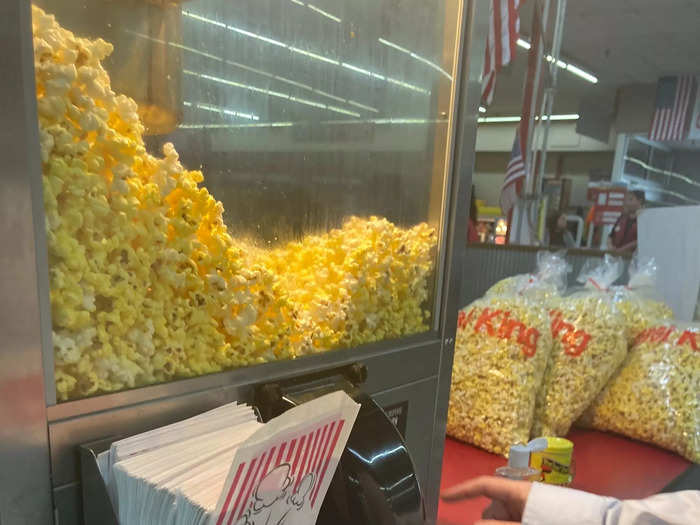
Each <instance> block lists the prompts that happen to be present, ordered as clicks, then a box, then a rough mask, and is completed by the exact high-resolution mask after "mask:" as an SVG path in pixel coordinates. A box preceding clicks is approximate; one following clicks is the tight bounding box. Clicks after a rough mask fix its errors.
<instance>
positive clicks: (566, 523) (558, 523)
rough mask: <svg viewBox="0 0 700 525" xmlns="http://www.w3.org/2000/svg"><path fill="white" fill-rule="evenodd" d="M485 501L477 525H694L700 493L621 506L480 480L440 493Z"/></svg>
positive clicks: (557, 490)
mask: <svg viewBox="0 0 700 525" xmlns="http://www.w3.org/2000/svg"><path fill="white" fill-rule="evenodd" d="M480 496H486V497H488V498H490V499H491V505H490V506H489V507H488V508H487V509H486V510H485V511H484V516H483V517H484V520H482V521H479V522H478V523H479V524H481V525H514V524H518V523H519V524H521V525H648V524H650V523H653V524H654V525H695V523H696V522H697V516H700V491H683V492H675V493H670V494H660V495H657V496H652V497H650V498H646V499H642V500H628V501H620V500H617V499H615V498H607V497H603V496H596V495H594V494H589V493H587V492H582V491H579V490H573V489H567V488H563V487H555V486H552V485H543V484H541V483H529V482H526V481H511V480H508V479H504V478H495V477H487V476H484V477H480V478H476V479H473V480H470V481H467V482H465V483H462V484H461V485H458V486H456V487H453V488H452V489H448V490H447V491H445V492H444V493H443V494H442V497H443V499H445V500H447V501H454V500H459V499H464V498H476V497H480Z"/></svg>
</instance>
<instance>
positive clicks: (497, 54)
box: [481, 0, 524, 105]
mask: <svg viewBox="0 0 700 525" xmlns="http://www.w3.org/2000/svg"><path fill="white" fill-rule="evenodd" d="M523 1H524V0H491V6H490V11H489V34H488V35H487V37H486V59H485V61H484V73H483V76H482V80H481V103H482V104H484V105H488V104H490V103H491V100H492V99H493V92H494V89H495V87H496V74H497V73H498V72H499V71H500V70H501V68H502V67H503V66H505V65H507V64H508V63H509V62H510V61H511V59H512V57H513V55H514V54H515V46H516V43H517V41H518V36H519V33H520V16H519V14H518V8H519V7H520V4H521V3H522V2H523Z"/></svg>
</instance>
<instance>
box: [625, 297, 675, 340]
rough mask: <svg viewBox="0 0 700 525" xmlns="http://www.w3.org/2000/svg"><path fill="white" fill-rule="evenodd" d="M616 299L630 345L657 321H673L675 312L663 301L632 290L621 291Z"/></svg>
mask: <svg viewBox="0 0 700 525" xmlns="http://www.w3.org/2000/svg"><path fill="white" fill-rule="evenodd" d="M616 297H617V303H616V305H617V308H618V309H619V310H620V312H622V315H623V316H624V317H625V324H626V325H627V336H628V340H629V343H630V344H632V343H633V342H634V340H635V339H636V338H637V336H638V335H639V334H640V333H642V332H643V331H644V330H646V329H647V328H649V327H650V326H651V325H652V324H653V323H654V322H655V321H657V320H662V319H673V310H671V308H670V307H669V306H668V305H667V304H666V303H664V302H662V301H655V300H654V299H649V298H646V297H643V296H641V295H639V294H636V293H635V292H634V291H630V290H621V291H619V292H618V293H616Z"/></svg>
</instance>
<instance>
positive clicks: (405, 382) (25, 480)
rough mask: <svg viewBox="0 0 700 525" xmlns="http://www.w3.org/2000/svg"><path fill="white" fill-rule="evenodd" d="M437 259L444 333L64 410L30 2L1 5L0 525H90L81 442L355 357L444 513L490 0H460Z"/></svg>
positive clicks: (242, 396) (429, 498)
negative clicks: (403, 418) (394, 414)
mask: <svg viewBox="0 0 700 525" xmlns="http://www.w3.org/2000/svg"><path fill="white" fill-rule="evenodd" d="M461 11H462V18H461V29H460V31H459V40H458V45H457V47H456V57H457V59H458V62H457V69H456V72H457V75H456V79H457V80H456V82H454V83H453V87H452V90H453V91H452V95H451V96H452V97H453V100H454V103H453V104H452V111H453V112H454V114H453V115H452V117H453V119H452V121H451V122H452V123H451V128H450V133H449V136H450V140H451V142H450V144H449V146H448V152H447V165H446V170H447V177H445V179H444V181H445V182H444V184H445V185H446V186H445V188H444V192H443V194H444V200H443V203H442V222H441V237H440V238H441V244H442V250H441V252H440V253H441V259H440V260H439V262H438V271H439V277H440V279H439V280H438V285H439V287H440V288H439V290H438V294H437V297H438V298H439V304H438V308H437V310H436V311H437V312H439V316H438V317H437V319H438V320H439V323H438V325H437V326H436V327H435V328H436V329H434V330H433V331H431V332H429V333H426V334H422V335H419V336H413V337H410V338H404V339H399V340H394V341H384V342H381V343H378V344H372V345H366V346H363V347H361V348H355V349H348V350H339V351H333V352H328V353H325V354H321V355H317V356H313V357H308V358H303V359H299V360H295V361H287V362H274V363H269V364H264V365H258V366H255V367H251V368H243V369H237V370H232V371H228V372H223V373H219V374H213V375H209V376H204V377H198V378H194V379H188V380H182V381H177V382H173V383H169V384H163V385H155V386H150V387H145V388H140V389H136V390H130V391H125V392H120V393H115V394H109V395H103V396H99V397H94V398H88V399H83V400H79V401H72V402H67V403H61V404H56V399H55V393H54V389H53V384H54V383H53V351H52V344H51V319H50V305H49V281H48V261H47V248H46V234H45V231H44V215H43V213H44V212H43V204H42V188H41V177H40V174H41V165H40V160H39V140H38V129H37V125H36V121H37V110H36V98H35V96H34V70H33V52H32V37H31V9H30V0H5V1H3V2H2V3H1V5H0V43H1V44H2V47H3V60H2V65H1V66H0V68H1V70H2V73H3V76H4V77H5V80H4V81H3V83H2V84H0V114H1V115H2V125H1V126H0V135H1V136H2V141H1V143H2V144H3V153H4V155H3V157H4V159H3V160H4V162H3V163H2V164H0V181H2V186H1V187H0V247H1V248H0V260H1V261H2V272H1V273H0V298H1V299H2V300H1V301H0V363H1V365H0V390H1V391H2V394H1V395H0V422H1V424H0V466H1V468H0V522H1V523H3V525H7V524H15V523H51V522H52V520H53V522H54V523H59V522H60V523H61V524H65V523H81V522H82V518H81V500H80V490H79V479H80V477H79V472H78V465H79V461H78V455H77V445H79V444H81V443H86V442H88V441H92V440H96V439H104V438H108V437H111V436H118V435H127V434H130V433H134V432H138V431H141V430H143V429H146V428H151V427H154V426H157V425H160V424H165V423H167V422H170V421H173V420H176V419H178V418H182V417H186V416H189V415H192V414H195V413H198V412H201V411H203V410H206V409H209V408H212V407H214V406H217V405H220V404H222V403H224V402H227V401H232V400H241V401H250V400H252V395H253V388H254V386H255V385H256V384H258V383H261V382H267V381H273V380H277V379H282V378H289V377H291V376H295V375H298V374H304V373H309V372H312V371H319V370H324V369H330V368H334V367H338V366H341V365H345V364H348V363H353V362H362V363H364V364H365V365H366V366H367V368H368V370H369V377H368V380H367V382H366V384H365V390H366V391H367V392H368V393H370V394H371V395H372V396H373V397H374V399H375V400H376V401H377V402H378V403H379V404H380V405H382V406H389V405H392V404H395V403H398V402H403V401H408V404H409V413H408V418H407V430H406V440H407V443H408V448H409V450H410V451H411V453H412V455H413V457H414V461H415V463H416V465H417V469H418V473H417V474H418V477H419V479H420V480H421V482H422V484H423V487H424V491H425V499H426V508H427V513H428V517H429V518H428V519H429V522H431V523H432V522H434V520H435V517H436V515H437V501H438V489H439V480H440V474H441V464H442V452H443V444H444V435H445V434H444V430H445V423H446V419H447V402H448V397H449V386H450V375H451V368H452V358H453V352H454V337H453V334H454V333H455V330H456V318H457V310H458V307H459V306H460V305H459V304H458V298H459V290H460V281H461V274H462V267H463V258H464V253H465V250H464V242H463V239H466V217H467V209H468V203H469V195H468V191H469V190H468V189H469V188H470V187H471V172H472V168H473V165H474V144H475V139H476V125H477V115H478V111H477V110H478V104H479V99H480V96H481V85H480V80H481V78H480V77H481V68H482V66H483V59H484V44H485V35H486V31H487V15H488V5H487V3H486V2H477V1H476V0H463V2H462V3H461Z"/></svg>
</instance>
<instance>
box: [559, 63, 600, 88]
mask: <svg viewBox="0 0 700 525" xmlns="http://www.w3.org/2000/svg"><path fill="white" fill-rule="evenodd" d="M566 70H567V71H568V72H569V73H573V74H574V75H576V76H577V77H581V78H582V79H584V80H588V81H589V82H591V83H592V84H597V83H598V78H597V77H596V76H595V75H591V74H590V73H587V72H586V71H584V70H583V69H581V68H578V67H576V66H575V65H573V64H568V65H567V66H566Z"/></svg>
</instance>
